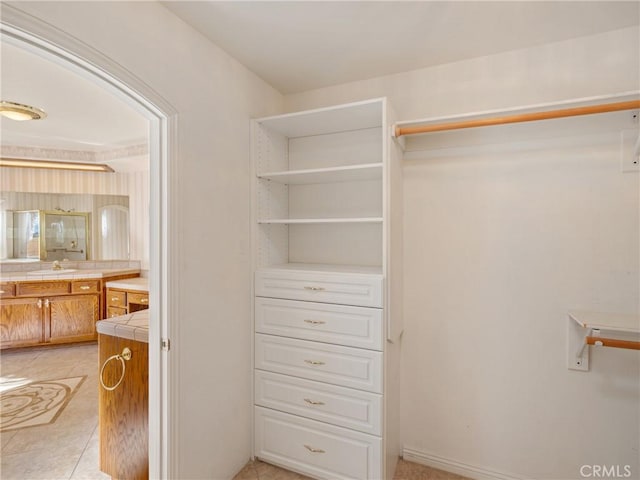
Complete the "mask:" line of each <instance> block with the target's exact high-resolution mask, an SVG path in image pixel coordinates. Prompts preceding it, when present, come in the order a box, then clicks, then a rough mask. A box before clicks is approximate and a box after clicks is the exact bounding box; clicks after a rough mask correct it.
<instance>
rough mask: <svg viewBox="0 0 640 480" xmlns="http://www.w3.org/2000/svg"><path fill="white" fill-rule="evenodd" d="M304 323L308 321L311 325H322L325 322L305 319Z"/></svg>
mask: <svg viewBox="0 0 640 480" xmlns="http://www.w3.org/2000/svg"><path fill="white" fill-rule="evenodd" d="M304 323H310V324H311V325H324V324H325V323H327V322H325V321H324V320H305V321H304Z"/></svg>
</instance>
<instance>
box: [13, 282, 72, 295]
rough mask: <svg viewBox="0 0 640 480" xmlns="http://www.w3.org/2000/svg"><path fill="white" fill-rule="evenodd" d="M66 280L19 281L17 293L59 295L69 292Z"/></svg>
mask: <svg viewBox="0 0 640 480" xmlns="http://www.w3.org/2000/svg"><path fill="white" fill-rule="evenodd" d="M69 284H70V282H68V281H63V280H60V281H54V282H20V283H18V285H17V289H16V294H17V295H60V294H64V293H69V291H70V290H69Z"/></svg>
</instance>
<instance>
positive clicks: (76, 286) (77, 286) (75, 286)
mask: <svg viewBox="0 0 640 480" xmlns="http://www.w3.org/2000/svg"><path fill="white" fill-rule="evenodd" d="M71 293H100V280H75V281H73V282H71Z"/></svg>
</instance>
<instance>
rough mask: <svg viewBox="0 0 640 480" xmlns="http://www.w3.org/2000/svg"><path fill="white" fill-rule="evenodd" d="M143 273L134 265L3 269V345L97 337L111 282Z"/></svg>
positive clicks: (0, 317)
mask: <svg viewBox="0 0 640 480" xmlns="http://www.w3.org/2000/svg"><path fill="white" fill-rule="evenodd" d="M139 274H140V270H139V269H138V268H129V267H120V268H103V269H77V268H65V269H62V270H59V271H54V270H52V269H51V268H48V269H44V270H35V271H23V272H11V273H5V272H3V273H2V276H1V277H0V298H1V299H2V302H1V303H0V348H2V349H6V348H17V347H27V346H36V345H51V344H63V343H75V342H85V341H95V340H96V339H97V333H96V326H95V325H96V322H97V321H98V320H100V319H101V318H104V315H105V307H104V305H105V302H104V300H103V298H104V288H105V283H106V282H107V281H108V280H116V279H123V278H131V277H138V276H139Z"/></svg>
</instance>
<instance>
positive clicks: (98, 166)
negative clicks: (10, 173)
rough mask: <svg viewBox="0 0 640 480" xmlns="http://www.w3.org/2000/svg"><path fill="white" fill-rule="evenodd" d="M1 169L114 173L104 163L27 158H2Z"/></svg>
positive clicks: (0, 161) (0, 159)
mask: <svg viewBox="0 0 640 480" xmlns="http://www.w3.org/2000/svg"><path fill="white" fill-rule="evenodd" d="M0 167H21V168H53V169H56V170H81V171H83V172H113V171H114V170H113V168H111V167H110V166H109V165H106V164H104V163H79V162H52V161H50V160H31V159H27V158H0Z"/></svg>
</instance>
